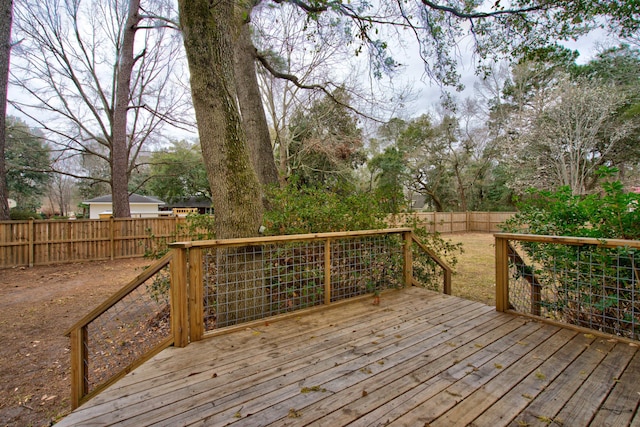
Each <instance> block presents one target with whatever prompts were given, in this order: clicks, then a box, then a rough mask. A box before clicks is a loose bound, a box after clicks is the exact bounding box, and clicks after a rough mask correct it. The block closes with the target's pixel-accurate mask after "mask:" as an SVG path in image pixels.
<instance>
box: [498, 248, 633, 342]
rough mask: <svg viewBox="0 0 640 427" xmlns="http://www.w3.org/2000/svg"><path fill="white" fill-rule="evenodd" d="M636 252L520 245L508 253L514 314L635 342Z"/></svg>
mask: <svg viewBox="0 0 640 427" xmlns="http://www.w3.org/2000/svg"><path fill="white" fill-rule="evenodd" d="M638 262H639V256H638V253H637V250H635V249H628V248H623V247H618V248H605V247H599V246H596V245H563V244H555V243H537V242H536V243H534V242H520V243H519V244H517V245H514V244H512V250H510V252H509V305H510V308H512V309H515V310H517V311H521V312H526V313H533V314H536V315H540V316H543V317H546V318H550V319H553V320H558V321H562V322H565V323H569V324H573V325H578V326H583V327H587V328H591V329H594V330H597V331H601V332H606V333H609V334H614V335H618V336H623V337H626V338H631V339H636V340H637V339H640V301H639V298H640V294H639V293H638V281H639V280H640V268H639V267H640V266H639V265H638Z"/></svg>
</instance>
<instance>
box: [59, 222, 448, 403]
mask: <svg viewBox="0 0 640 427" xmlns="http://www.w3.org/2000/svg"><path fill="white" fill-rule="evenodd" d="M170 246H171V248H172V249H171V251H170V252H169V253H168V254H167V255H165V257H164V258H163V259H161V260H159V261H158V262H156V263H155V264H154V265H153V266H151V267H149V269H147V270H145V272H144V273H142V274H141V275H140V276H138V278H136V279H134V280H133V281H132V282H131V283H130V284H129V285H127V286H125V287H124V288H123V289H121V290H120V291H119V292H117V293H116V294H115V295H114V296H112V297H111V298H109V299H108V300H107V301H105V302H104V303H103V304H101V305H100V306H99V307H98V308H96V309H95V310H93V311H92V312H91V313H89V314H88V315H86V316H85V317H84V318H83V319H82V320H80V321H79V322H77V323H76V324H75V325H74V326H73V327H71V328H70V329H69V330H68V331H67V334H68V335H69V336H70V337H71V361H72V363H71V367H72V375H71V380H72V385H71V387H72V406H73V407H74V408H76V407H77V406H79V405H80V403H82V402H83V401H85V400H86V399H88V398H90V397H91V396H94V395H95V394H97V393H98V392H99V391H100V390H102V389H103V388H104V387H106V386H107V385H109V384H112V383H113V382H114V381H115V380H116V379H118V378H120V377H122V376H123V375H124V374H126V373H127V372H129V371H130V370H131V369H133V368H134V367H135V366H139V365H140V363H142V361H144V360H147V359H148V358H149V357H151V355H153V354H156V353H157V352H158V351H160V350H161V349H162V348H165V347H166V346H168V345H169V344H170V343H173V344H174V345H175V346H177V347H184V346H186V345H187V344H188V343H189V342H193V341H198V340H201V339H203V338H205V337H207V336H212V335H216V334H218V333H219V331H218V330H219V329H220V328H225V329H224V331H229V330H232V329H230V327H236V326H237V327H242V328H246V327H248V325H251V323H249V322H251V321H262V322H263V321H264V320H261V319H265V318H267V317H273V316H280V317H282V316H287V315H290V313H294V314H295V315H298V312H299V310H302V309H316V308H319V307H321V306H326V305H329V304H335V303H338V302H340V301H343V300H346V299H349V298H354V297H364V296H368V297H371V295H373V296H374V303H375V297H378V298H379V293H380V292H382V291H384V290H387V289H396V288H401V287H404V286H411V285H421V286H424V282H420V283H419V282H418V281H417V280H416V277H417V278H419V279H420V280H423V279H424V278H425V277H426V276H425V275H424V274H414V273H420V272H418V271H417V270H418V269H421V270H422V273H424V271H425V269H426V270H427V271H431V272H432V274H433V275H434V277H435V279H436V280H435V281H434V282H440V283H439V284H438V285H437V286H436V288H438V289H439V290H441V291H443V292H444V293H447V294H450V293H451V269H450V268H449V267H448V266H447V265H446V264H445V263H444V262H442V261H441V260H439V259H438V257H437V256H436V255H435V254H434V253H433V252H432V251H431V250H430V249H429V248H427V247H426V246H424V245H423V244H422V243H421V242H419V241H418V240H417V239H416V237H415V236H414V234H413V232H412V231H411V229H409V228H396V229H388V230H366V231H355V232H338V233H319V234H304V235H291V236H273V237H257V238H247V239H228V240H205V241H190V242H178V243H173V244H171V245H170ZM168 263H170V273H168V272H167V270H166V266H167V264H168ZM430 266H431V267H430ZM167 274H170V275H169V276H168V275H167Z"/></svg>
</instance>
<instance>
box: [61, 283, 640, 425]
mask: <svg viewBox="0 0 640 427" xmlns="http://www.w3.org/2000/svg"><path fill="white" fill-rule="evenodd" d="M381 302H382V303H381V305H380V306H374V305H372V304H371V300H370V299H360V300H355V301H353V302H350V303H348V304H342V305H338V306H335V307H329V308H327V309H325V310H321V311H313V312H310V313H301V314H300V315H299V316H294V317H290V318H287V319H284V320H279V321H271V320H267V321H265V322H261V323H258V324H253V325H252V326H247V327H245V328H241V329H239V330H235V331H234V332H230V333H228V334H225V335H220V336H215V337H211V338H208V339H205V340H203V341H200V342H196V343H191V344H189V345H188V346H187V347H185V348H169V349H167V350H165V351H163V352H161V353H160V354H159V355H157V356H156V357H154V358H152V359H151V360H149V361H148V362H146V363H145V364H143V365H142V366H141V367H139V368H138V369H136V370H135V371H133V372H132V373H130V374H129V375H127V376H126V377H124V378H123V379H121V380H120V381H118V382H117V383H115V384H114V385H112V386H111V387H110V388H108V389H107V390H105V391H104V392H103V393H101V394H100V395H98V396H96V397H95V398H93V399H92V400H90V401H89V402H87V403H85V404H84V405H83V406H81V407H80V408H78V409H77V410H76V411H74V412H73V413H72V414H70V415H69V416H68V417H66V418H65V419H63V420H61V422H60V423H59V425H60V426H71V425H115V424H117V425H123V426H143V425H157V426H163V425H166V426H175V425H202V426H224V425H229V424H233V425H234V426H238V427H240V426H266V425H272V426H302V425H317V426H342V425H352V426H377V425H393V426H403V425H407V426H415V425H427V424H428V425H431V426H451V425H463V426H464V425H473V426H498V425H502V426H506V425H524V423H528V425H547V424H548V423H549V422H550V421H551V420H556V421H559V422H562V421H563V420H565V421H566V420H571V425H575V426H582V425H584V426H586V425H590V423H593V424H592V425H616V426H618V425H634V423H637V421H638V420H640V418H639V417H638V404H639V402H640V354H639V352H638V351H637V350H638V347H637V346H633V345H629V344H626V343H622V342H617V341H615V340H610V339H605V338H599V337H595V336H593V335H591V334H582V333H578V332H575V331H573V330H570V329H563V328H559V327H557V326H552V325H549V324H545V323H542V322H538V321H532V320H530V319H527V318H524V317H518V316H513V315H510V314H504V313H497V312H496V311H495V310H494V309H493V308H492V307H488V306H485V305H483V304H480V303H476V302H471V301H467V300H464V299H460V298H456V297H449V296H445V295H441V294H437V293H434V292H430V291H427V290H424V289H419V288H409V289H405V290H401V291H393V292H387V293H384V294H383V295H382V301H381ZM634 420H635V421H634ZM565 425H568V424H566V422H565Z"/></svg>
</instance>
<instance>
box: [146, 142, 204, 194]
mask: <svg viewBox="0 0 640 427" xmlns="http://www.w3.org/2000/svg"><path fill="white" fill-rule="evenodd" d="M150 169H151V170H150V175H151V178H150V181H149V184H148V185H147V189H148V191H149V192H150V193H151V194H153V195H154V196H156V197H159V198H160V199H162V200H164V201H166V202H168V203H174V202H176V201H178V200H182V199H188V198H191V197H194V198H196V199H209V200H210V199H211V189H210V188H209V182H208V181H207V172H206V170H205V168H204V161H203V159H202V152H201V151H200V146H199V145H198V144H192V143H189V142H187V141H175V142H173V145H172V146H171V147H170V148H168V149H166V150H162V151H157V152H154V153H153V155H152V157H151V168H150Z"/></svg>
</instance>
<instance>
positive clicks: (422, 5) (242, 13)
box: [179, 0, 640, 237]
mask: <svg viewBox="0 0 640 427" xmlns="http://www.w3.org/2000/svg"><path fill="white" fill-rule="evenodd" d="M279 3H291V4H294V5H295V6H296V7H298V8H299V9H300V10H301V12H303V13H306V14H308V17H309V20H310V21H314V22H324V23H326V25H331V26H333V27H334V28H336V27H337V28H340V29H341V30H342V32H343V34H345V37H346V39H345V42H346V43H349V44H352V45H353V47H354V51H355V52H356V53H362V52H363V51H367V52H368V53H369V54H370V58H371V66H372V73H373V74H374V75H382V74H383V73H384V72H386V71H390V70H392V69H394V68H395V66H396V65H397V62H396V61H395V60H394V59H393V58H392V57H391V56H390V54H389V51H388V46H389V44H388V43H387V41H386V40H383V39H382V38H381V35H380V34H389V33H391V32H392V31H386V30H388V29H389V28H390V27H391V28H394V27H395V28H408V29H410V30H411V32H412V34H415V35H416V37H417V41H418V43H419V46H420V55H421V57H422V58H423V59H424V60H425V71H426V72H427V74H428V75H429V76H431V77H433V78H435V79H437V80H439V81H440V82H442V83H445V84H453V85H457V84H458V83H459V74H458V72H457V70H456V65H457V63H456V60H455V59H456V58H455V52H456V51H457V49H456V47H457V44H458V40H459V37H460V36H462V35H463V34H467V33H468V32H469V31H471V33H472V36H473V37H472V40H473V43H474V45H473V49H474V51H475V52H476V53H477V54H478V57H479V59H480V60H481V61H483V60H489V59H495V58H496V57H500V56H504V55H513V54H514V53H517V52H523V51H526V50H527V49H529V48H531V47H532V46H534V47H535V46H540V45H548V44H550V43H551V42H552V41H555V40H556V39H558V38H567V37H574V36H577V35H579V34H582V33H583V32H585V31H586V30H587V29H588V28H589V27H590V26H593V25H596V24H597V22H598V21H597V20H596V18H597V17H599V16H606V17H608V18H609V20H608V21H607V22H610V23H612V24H613V25H619V26H620V28H621V29H622V30H623V31H625V32H632V31H635V30H637V28H638V24H639V19H638V12H639V11H640V5H639V4H638V3H637V2H636V1H632V0H627V1H621V2H615V3H613V4H612V3H611V2H604V1H599V0H590V1H570V0H550V1H549V0H545V1H542V2H538V1H537V0H524V1H520V2H517V3H516V4H515V5H514V6H513V7H510V6H509V7H507V6H503V5H502V4H501V2H500V1H497V2H495V3H494V4H493V5H492V6H490V8H487V7H486V6H485V4H484V2H482V1H472V2H468V1H465V2H459V3H457V2H456V3H454V4H453V5H451V4H450V3H447V4H439V3H436V2H433V1H431V0H421V1H408V2H380V3H370V2H359V1H356V2H353V1H349V2H341V1H338V2H335V1H331V2H329V1H324V0H321V1H314V2H309V3H305V2H304V1H297V0H296V1H290V2H289V1H286V0H277V1H274V2H273V4H272V5H273V6H274V7H277V4H279ZM458 5H459V7H458ZM252 8H253V6H252V5H246V4H244V3H242V2H236V1H233V0H221V1H217V2H214V3H211V2H209V1H205V0H179V9H180V20H181V26H182V29H183V35H184V43H185V48H186V52H187V58H188V61H189V69H190V71H191V78H192V81H191V83H192V85H191V89H192V96H193V100H194V107H195V110H196V117H197V120H198V125H199V133H200V142H201V144H202V149H203V154H204V156H205V162H206V165H207V170H208V175H209V179H210V182H211V187H212V190H213V191H214V195H213V197H214V205H216V212H217V214H219V215H220V217H219V218H218V219H219V224H218V232H219V233H220V234H219V236H218V237H238V236H244V235H249V234H255V233H256V232H257V230H258V227H259V225H260V223H261V217H262V216H261V210H262V208H261V206H260V204H259V203H260V197H259V196H260V190H259V185H258V179H257V176H256V172H255V171H254V170H253V167H252V165H251V161H250V150H249V144H250V142H249V141H248V140H247V135H246V131H245V130H244V129H243V125H242V116H241V114H240V109H239V108H238V104H237V103H238V100H239V97H238V92H237V84H239V82H238V81H237V76H236V75H235V74H234V71H233V59H234V58H233V52H234V50H235V48H236V47H237V46H236V44H237V43H238V42H237V39H238V34H240V28H241V26H242V25H244V24H245V23H246V22H247V20H248V19H249V17H250V16H251V14H252V12H253V9H252ZM576 17H579V19H576ZM336 23H339V25H336ZM482 63H484V62H481V64H482ZM268 69H270V70H275V69H274V68H273V67H271V68H268ZM278 76H279V77H281V78H286V79H288V80H290V81H291V82H293V83H296V82H299V80H298V78H297V77H296V76H291V75H287V76H285V75H282V74H279V75H278ZM262 131H263V132H268V129H263V130H262Z"/></svg>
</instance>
